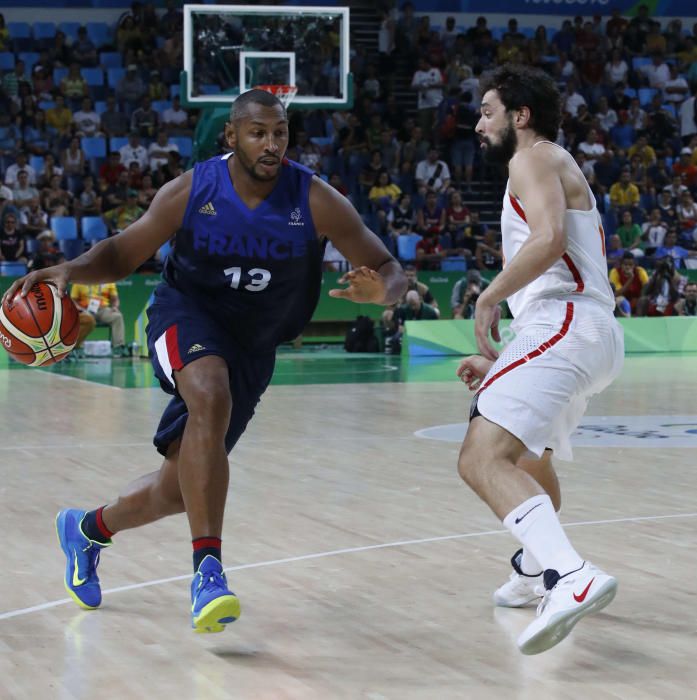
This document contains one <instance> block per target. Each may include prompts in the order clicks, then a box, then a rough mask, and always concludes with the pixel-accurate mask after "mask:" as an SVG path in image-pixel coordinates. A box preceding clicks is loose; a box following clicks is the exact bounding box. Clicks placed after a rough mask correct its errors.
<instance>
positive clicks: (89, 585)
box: [56, 508, 111, 610]
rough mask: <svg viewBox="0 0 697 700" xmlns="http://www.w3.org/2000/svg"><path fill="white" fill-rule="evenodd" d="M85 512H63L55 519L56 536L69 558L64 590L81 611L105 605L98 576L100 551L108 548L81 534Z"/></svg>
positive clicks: (74, 510) (73, 510)
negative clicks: (101, 604) (81, 524)
mask: <svg viewBox="0 0 697 700" xmlns="http://www.w3.org/2000/svg"><path fill="white" fill-rule="evenodd" d="M85 513H86V511H84V510H76V509H75V508H70V509H68V510H62V511H60V513H58V515H57V516H56V533H57V534H58V542H59V543H60V546H61V549H62V550H63V553H64V554H65V557H66V559H67V563H66V566H65V580H64V583H65V590H66V591H68V593H70V597H71V598H72V599H73V600H74V601H75V602H76V603H77V604H78V605H79V606H80V607H81V608H84V609H85V610H94V609H95V608H98V607H99V604H100V603H101V602H102V589H101V588H100V586H99V577H98V576H97V565H98V564H99V552H100V550H102V549H104V547H107V546H108V545H106V544H100V543H99V542H94V541H93V540H90V539H88V538H87V537H85V535H83V534H82V530H81V529H80V523H81V522H82V519H83V518H84V517H85ZM109 544H111V542H110V543H109Z"/></svg>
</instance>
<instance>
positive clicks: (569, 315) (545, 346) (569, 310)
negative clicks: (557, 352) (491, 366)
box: [477, 301, 574, 394]
mask: <svg viewBox="0 0 697 700" xmlns="http://www.w3.org/2000/svg"><path fill="white" fill-rule="evenodd" d="M573 317H574V305H573V304H572V303H571V302H570V301H567V302H566V317H565V318H564V323H562V326H561V329H560V330H559V333H557V334H556V335H553V336H552V337H551V338H550V339H549V340H546V341H545V342H544V343H542V344H541V345H538V346H537V347H536V348H535V349H534V350H533V351H532V352H529V353H528V354H527V355H525V357H521V358H520V359H519V360H516V361H515V362H511V364H510V365H506V366H505V367H504V368H503V369H502V370H499V371H498V372H497V373H496V374H495V375H494V376H493V377H492V378H491V379H490V380H489V381H488V382H487V383H486V384H485V385H484V386H483V387H482V388H481V389H480V390H479V391H478V392H477V393H478V394H480V393H481V392H482V391H484V389H486V388H487V387H488V386H491V384H492V382H495V381H496V380H497V379H498V378H499V377H502V376H503V375H504V374H506V373H508V372H510V371H511V370H512V369H515V368H516V367H520V365H524V364H525V363H526V362H530V360H533V359H535V358H536V357H539V356H540V355H542V353H544V352H545V350H549V348H551V347H552V345H556V344H557V343H558V342H559V341H560V340H561V339H562V338H563V337H564V336H565V335H566V334H567V333H568V332H569V326H570V325H571V321H572V319H573Z"/></svg>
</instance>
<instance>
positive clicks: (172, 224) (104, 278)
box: [3, 171, 193, 300]
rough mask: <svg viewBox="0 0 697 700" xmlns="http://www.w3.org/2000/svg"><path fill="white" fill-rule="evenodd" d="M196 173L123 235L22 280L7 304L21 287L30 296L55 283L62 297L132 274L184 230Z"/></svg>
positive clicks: (168, 188) (162, 194)
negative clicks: (77, 286) (74, 288)
mask: <svg viewBox="0 0 697 700" xmlns="http://www.w3.org/2000/svg"><path fill="white" fill-rule="evenodd" d="M192 173H193V171H188V172H186V173H184V174H183V175H180V176H179V177H178V178H176V179H175V180H172V181H171V182H168V183H167V184H166V185H164V186H163V187H162V188H160V190H158V192H157V194H156V195H155V198H154V199H153V201H152V203H151V204H150V207H149V208H148V210H147V211H146V212H145V214H143V216H142V217H141V218H140V219H138V221H135V222H133V223H132V224H131V225H130V226H129V227H128V228H126V229H125V230H124V231H123V232H122V233H119V234H118V235H116V236H113V237H112V238H107V239H106V240H104V241H100V242H99V243H97V245H95V246H94V247H93V248H90V249H89V250H88V251H87V252H86V253H83V254H82V255H80V256H79V257H77V258H75V259H74V260H70V261H68V262H64V263H61V264H60V265H56V266H54V267H49V268H46V269H43V270H36V271H35V272H31V273H29V274H28V275H26V276H25V277H20V278H19V279H17V280H15V282H14V283H13V284H12V286H11V287H10V288H9V289H8V290H7V291H6V292H5V294H4V296H3V300H4V299H5V298H12V296H14V294H15V292H16V291H17V289H19V288H20V287H21V290H22V294H23V295H24V296H26V294H27V293H28V292H29V290H30V289H31V287H32V285H34V284H36V283H37V282H42V281H44V282H53V283H54V284H55V285H56V286H57V287H58V289H59V290H60V292H61V294H62V293H64V292H65V290H66V288H67V286H68V283H69V282H81V283H83V284H99V283H105V282H115V281H116V280H120V279H123V278H124V277H126V276H127V275H129V274H131V272H133V271H134V270H135V269H137V268H138V267H139V266H140V265H142V264H143V263H144V262H145V261H146V260H147V259H148V258H149V257H151V256H152V255H153V254H154V253H155V251H157V250H158V249H159V248H160V246H161V245H163V243H165V241H168V240H169V239H170V238H171V237H172V236H173V235H174V233H176V231H177V229H178V228H179V227H180V226H181V224H182V220H183V218H184V212H185V210H186V204H187V202H188V199H189V192H190V191H191V178H192Z"/></svg>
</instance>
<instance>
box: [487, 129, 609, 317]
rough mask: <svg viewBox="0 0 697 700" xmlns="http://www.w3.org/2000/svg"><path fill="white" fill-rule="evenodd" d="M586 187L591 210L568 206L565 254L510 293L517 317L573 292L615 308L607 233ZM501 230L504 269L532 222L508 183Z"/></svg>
mask: <svg viewBox="0 0 697 700" xmlns="http://www.w3.org/2000/svg"><path fill="white" fill-rule="evenodd" d="M539 143H551V142H550V141H540V142H539ZM535 145H537V144H535ZM588 192H589V194H590V196H591V201H592V202H593V208H592V209H589V210H587V211H582V210H580V209H567V210H566V214H565V216H564V232H565V234H566V239H567V244H566V252H565V253H564V255H562V257H561V258H560V259H559V260H557V261H556V262H555V263H554V264H552V265H551V266H550V267H549V268H548V269H547V270H545V271H544V272H543V273H542V274H541V275H540V276H539V277H538V278H537V279H535V280H533V281H532V282H530V283H529V284H528V285H526V286H525V287H523V288H522V289H520V290H519V291H517V292H516V293H515V294H511V296H510V297H508V299H507V301H508V306H509V308H510V310H511V313H512V314H513V317H514V318H516V319H517V318H518V317H519V316H521V315H522V314H523V313H524V311H525V310H526V309H527V308H528V307H529V306H530V304H531V303H532V302H534V301H539V300H541V299H555V300H564V301H573V300H574V298H578V297H577V295H581V297H583V298H585V299H588V300H593V301H595V302H597V303H598V304H600V305H601V306H602V307H603V308H604V309H606V310H608V311H609V312H611V313H612V312H613V310H614V308H615V295H614V293H613V291H612V288H611V287H610V282H609V280H608V274H607V258H606V256H605V232H604V231H603V226H602V223H601V220H600V214H599V213H598V210H597V208H596V206H595V198H594V196H593V193H592V192H591V190H590V187H589V188H588ZM501 235H502V239H503V259H504V268H505V266H506V261H509V260H512V259H513V258H514V257H515V256H516V255H517V254H518V251H519V250H520V248H521V246H522V245H523V243H525V241H526V240H527V239H528V237H529V236H530V227H529V226H528V223H527V219H526V217H525V211H524V210H523V206H522V203H521V202H520V201H519V200H518V199H517V198H516V197H514V196H513V194H511V192H509V190H508V183H506V193H505V194H504V197H503V210H502V212H501Z"/></svg>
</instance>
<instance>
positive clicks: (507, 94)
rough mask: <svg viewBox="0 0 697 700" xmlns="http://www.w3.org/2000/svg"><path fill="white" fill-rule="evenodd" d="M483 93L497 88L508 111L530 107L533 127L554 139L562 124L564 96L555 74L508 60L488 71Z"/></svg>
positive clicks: (482, 87)
mask: <svg viewBox="0 0 697 700" xmlns="http://www.w3.org/2000/svg"><path fill="white" fill-rule="evenodd" d="M479 87H480V94H482V95H484V94H486V93H487V92H489V90H496V92H497V93H498V95H499V99H500V100H501V102H503V106H504V107H505V108H506V111H507V112H510V111H511V110H514V109H520V108H521V107H527V108H528V109H529V110H530V122H529V123H530V128H531V129H532V130H533V131H535V132H536V133H538V134H540V136H544V137H545V138H546V139H549V140H550V141H555V140H556V138H557V132H558V131H559V125H560V124H561V96H560V95H559V90H557V86H556V85H555V83H554V81H553V80H552V78H551V77H550V76H549V75H547V73H545V72H544V71H541V70H539V69H538V68H531V67H529V66H522V65H515V64H512V63H506V64H504V65H502V66H500V67H499V68H496V69H495V70H493V71H490V72H488V73H485V74H484V75H483V76H482V77H481V78H480V82H479Z"/></svg>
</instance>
